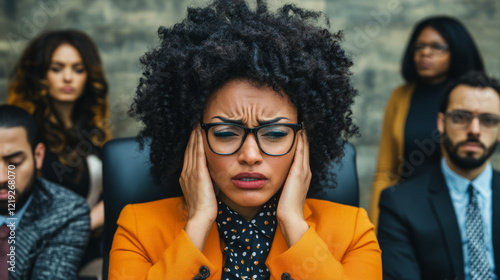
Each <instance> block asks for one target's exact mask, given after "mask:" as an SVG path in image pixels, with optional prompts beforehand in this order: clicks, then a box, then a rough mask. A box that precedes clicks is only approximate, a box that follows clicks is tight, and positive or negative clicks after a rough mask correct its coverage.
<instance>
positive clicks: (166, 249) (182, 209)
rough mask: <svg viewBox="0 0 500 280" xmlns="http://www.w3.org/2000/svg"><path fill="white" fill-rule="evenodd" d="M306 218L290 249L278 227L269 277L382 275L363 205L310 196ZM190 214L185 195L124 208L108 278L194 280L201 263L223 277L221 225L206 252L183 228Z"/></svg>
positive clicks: (268, 263) (214, 227)
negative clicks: (199, 247)
mask: <svg viewBox="0 0 500 280" xmlns="http://www.w3.org/2000/svg"><path fill="white" fill-rule="evenodd" d="M304 216H305V219H306V222H307V223H308V224H309V229H308V230H307V231H306V232H305V233H304V235H303V236H302V237H301V238H300V239H299V241H297V242H296V243H295V244H294V245H293V246H292V247H290V248H289V247H288V245H287V244H286V241H285V239H284V237H283V235H282V233H281V230H280V229H279V226H278V229H277V230H276V234H275V236H274V240H273V244H272V246H271V250H270V251H269V255H268V257H267V260H266V266H267V267H268V268H269V271H270V272H271V278H270V279H276V280H278V279H282V278H281V276H282V274H283V273H285V272H286V273H288V274H289V275H290V276H291V278H293V279H295V280H299V279H300V280H303V279H313V280H327V279H370V280H371V279H382V261H381V255H380V248H379V244H378V242H377V239H376V236H375V231H374V226H373V225H372V224H371V223H370V220H369V219H368V215H367V214H366V211H365V210H364V209H362V208H356V207H352V206H346V205H342V204H337V203H333V202H329V201H323V200H317V199H307V200H306V203H305V206H304ZM186 218H187V209H186V204H185V202H184V199H183V198H181V197H175V198H167V199H163V200H158V201H154V202H148V203H142V204H131V205H127V206H126V207H125V208H123V210H122V212H121V214H120V218H119V219H118V229H117V231H116V233H115V236H114V240H113V246H112V249H111V252H110V264H109V279H111V280H114V279H119V280H123V279H154V280H161V279H168V280H181V279H182V280H185V279H193V277H195V276H196V275H198V273H199V270H200V268H201V267H202V266H205V267H207V268H208V269H209V271H210V276H209V277H208V278H206V279H217V280H218V279H221V270H222V267H223V265H224V264H223V255H222V251H221V243H220V239H219V233H218V230H217V225H216V224H215V223H214V224H213V225H212V229H211V230H210V233H209V235H208V237H207V240H206V242H205V247H204V248H203V252H201V251H200V250H198V248H196V247H195V245H194V244H193V243H192V242H191V240H190V239H189V237H188V235H187V234H186V232H185V231H184V226H185V224H186Z"/></svg>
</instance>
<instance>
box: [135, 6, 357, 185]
mask: <svg viewBox="0 0 500 280" xmlns="http://www.w3.org/2000/svg"><path fill="white" fill-rule="evenodd" d="M256 2H257V3H256V7H255V8H254V9H252V8H250V7H249V6H248V4H247V3H246V2H245V1H244V0H215V1H214V2H213V3H212V4H210V5H209V6H207V7H204V8H188V14H187V17H186V19H184V20H183V21H182V22H180V23H177V24H175V25H174V26H173V27H171V28H165V27H160V28H159V29H158V36H159V38H160V44H159V45H158V46H157V47H156V48H154V49H153V50H151V51H149V52H147V53H146V54H145V55H144V56H143V57H142V58H141V63H142V64H143V65H144V71H143V76H142V77H141V78H140V80H139V85H138V87H137V96H136V97H135V99H134V103H133V104H132V107H131V110H130V113H131V115H133V116H135V117H136V118H137V119H138V120H141V121H142V122H143V123H144V127H143V129H142V130H141V131H140V133H139V135H138V139H139V141H140V143H141V145H143V144H144V141H149V140H150V141H151V142H150V147H151V154H150V159H151V163H152V168H151V172H152V174H153V176H154V177H155V179H156V180H157V182H158V183H160V184H161V185H164V186H170V187H173V186H176V187H177V188H178V193H179V194H180V193H181V192H180V186H179V183H178V180H179V176H180V173H181V169H182V163H183V159H184V151H185V149H186V146H187V142H188V139H189V135H190V132H191V131H192V129H193V128H194V127H195V126H196V124H198V123H200V121H201V116H202V111H203V109H204V107H205V105H206V103H207V100H208V98H209V96H210V94H212V93H213V92H214V91H216V90H217V89H219V88H221V87H222V86H223V85H224V84H225V83H227V82H228V81H230V80H233V79H245V80H248V81H251V82H252V83H253V84H256V85H260V86H270V87H272V88H273V89H274V90H275V91H276V93H277V94H280V93H279V92H280V90H282V91H284V92H285V93H286V94H287V95H288V96H289V98H290V99H291V101H292V102H293V104H294V105H295V106H296V108H297V110H298V116H299V120H301V121H302V122H303V124H304V127H305V130H306V133H307V136H308V140H309V146H310V165H311V171H312V174H313V176H312V183H311V188H310V192H314V191H315V188H318V187H315V186H318V184H316V183H318V182H319V181H320V180H321V181H323V180H331V179H332V178H328V177H329V176H330V177H331V174H328V172H325V170H326V169H327V168H328V167H329V166H331V163H332V162H333V161H335V160H339V159H340V158H341V156H342V155H343V143H344V141H345V140H347V138H349V137H352V136H354V135H357V134H358V128H357V126H356V125H355V124H353V122H352V119H351V115H352V111H351V105H352V104H353V102H354V97H355V96H356V95H357V93H358V92H357V90H355V89H354V88H353V86H352V85H351V81H350V76H351V72H350V71H349V67H351V66H352V64H353V63H352V60H351V59H350V58H349V57H348V55H347V54H346V52H345V51H344V50H343V49H342V48H341V46H340V41H341V39H342V33H341V32H338V33H331V32H330V31H328V30H327V29H324V28H321V27H319V26H316V25H315V24H317V22H318V19H320V18H321V16H322V13H319V12H311V11H307V10H303V9H300V8H297V7H296V6H295V5H284V6H283V7H281V8H280V9H279V10H278V11H277V12H276V13H272V12H270V11H269V10H268V8H267V4H266V3H265V2H264V1H261V0H257V1H256ZM325 18H326V17H325ZM325 23H326V25H327V27H329V21H328V18H326V19H325ZM172 184H174V185H172Z"/></svg>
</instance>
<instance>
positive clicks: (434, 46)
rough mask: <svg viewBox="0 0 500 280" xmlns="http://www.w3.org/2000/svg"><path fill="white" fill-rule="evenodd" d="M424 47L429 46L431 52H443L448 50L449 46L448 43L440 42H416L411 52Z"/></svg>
mask: <svg viewBox="0 0 500 280" xmlns="http://www.w3.org/2000/svg"><path fill="white" fill-rule="evenodd" d="M426 47H429V49H430V50H431V53H432V54H443V53H445V52H446V51H448V50H449V48H450V47H449V46H448V45H445V44H440V43H431V44H425V43H416V44H415V45H413V52H414V53H417V52H421V51H423V50H424V49H425V48H426Z"/></svg>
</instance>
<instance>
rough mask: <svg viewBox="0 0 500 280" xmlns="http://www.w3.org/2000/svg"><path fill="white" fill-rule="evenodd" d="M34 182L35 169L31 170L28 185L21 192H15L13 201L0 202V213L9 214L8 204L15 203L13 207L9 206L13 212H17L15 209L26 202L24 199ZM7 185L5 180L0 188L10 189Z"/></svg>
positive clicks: (28, 194) (30, 191)
mask: <svg viewBox="0 0 500 280" xmlns="http://www.w3.org/2000/svg"><path fill="white" fill-rule="evenodd" d="M35 170H36V169H35ZM35 182H36V171H35V172H33V175H32V176H31V178H30V180H29V182H28V185H27V186H26V189H24V191H23V192H22V193H20V192H18V191H16V192H15V193H16V199H15V200H14V201H13V203H9V201H8V200H5V201H2V202H0V215H2V216H9V204H11V205H12V204H14V205H15V208H13V207H12V206H11V207H10V208H11V210H12V211H13V212H14V213H17V211H19V210H20V209H21V208H22V207H23V206H24V204H25V203H26V201H27V200H28V198H29V197H30V195H31V193H33V189H34V186H35ZM8 187H9V186H8V184H7V182H6V183H5V185H1V186H0V189H7V190H8V191H9V190H11V189H9V188H8ZM14 190H15V189H14ZM14 190H12V191H14Z"/></svg>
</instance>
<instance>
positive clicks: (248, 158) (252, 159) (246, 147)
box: [238, 133, 262, 165]
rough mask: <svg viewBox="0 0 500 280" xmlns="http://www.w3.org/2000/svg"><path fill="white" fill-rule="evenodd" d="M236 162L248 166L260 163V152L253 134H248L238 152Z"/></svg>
mask: <svg viewBox="0 0 500 280" xmlns="http://www.w3.org/2000/svg"><path fill="white" fill-rule="evenodd" d="M238 161H239V162H240V163H246V164H248V165H254V164H257V163H260V162H262V152H261V151H260V148H259V145H258V144H257V140H256V139H255V135H253V133H250V134H248V136H247V138H246V139H245V142H243V146H241V148H240V150H239V151H238Z"/></svg>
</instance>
